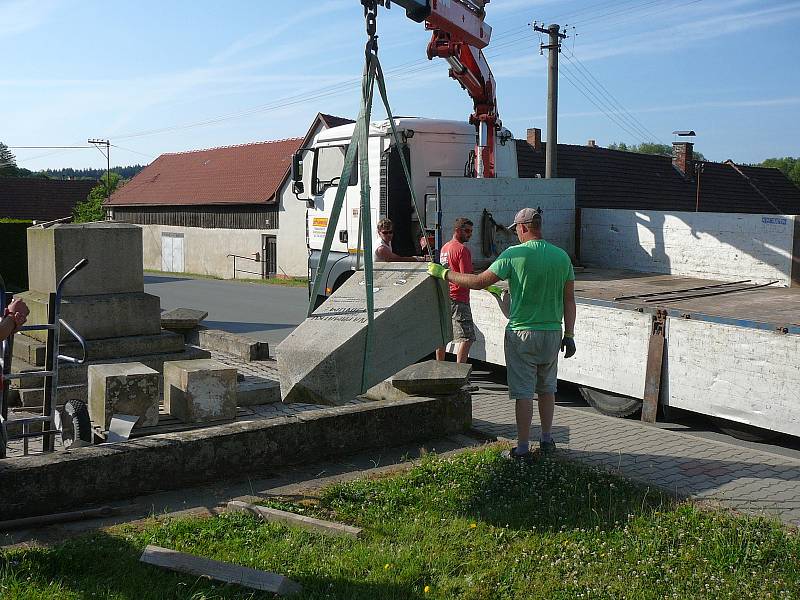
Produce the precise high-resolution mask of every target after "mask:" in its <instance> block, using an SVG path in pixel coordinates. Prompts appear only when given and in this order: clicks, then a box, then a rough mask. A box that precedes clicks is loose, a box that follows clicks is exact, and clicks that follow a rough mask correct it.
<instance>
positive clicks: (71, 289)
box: [28, 222, 144, 297]
mask: <svg viewBox="0 0 800 600" xmlns="http://www.w3.org/2000/svg"><path fill="white" fill-rule="evenodd" d="M82 258H86V259H88V260H89V264H88V265H86V267H84V268H83V269H82V270H81V271H80V272H79V273H77V274H76V275H75V276H74V277H73V278H72V279H70V280H69V281H68V282H67V283H66V285H65V286H64V289H63V294H64V296H66V297H68V296H89V295H93V294H126V293H131V292H134V293H135V292H139V293H141V292H143V291H144V271H143V268H142V230H141V228H139V227H137V226H136V225H129V224H127V223H112V222H103V223H81V224H72V223H62V224H58V225H53V226H52V227H48V228H46V229H42V228H39V227H31V228H29V229H28V284H29V287H30V289H31V290H35V291H37V292H43V293H45V294H46V293H48V292H54V291H55V290H56V285H57V284H58V280H59V279H60V278H61V277H62V276H63V275H64V274H65V273H66V272H67V271H69V270H70V269H71V268H72V267H73V266H75V263H77V262H78V261H79V260H80V259H82Z"/></svg>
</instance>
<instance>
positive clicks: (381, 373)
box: [276, 263, 452, 405]
mask: <svg viewBox="0 0 800 600" xmlns="http://www.w3.org/2000/svg"><path fill="white" fill-rule="evenodd" d="M374 275H375V277H374V284H373V288H374V300H375V305H374V306H375V311H374V328H373V332H372V333H373V335H372V351H371V353H370V355H369V357H368V361H367V377H366V387H367V388H369V387H372V386H374V385H375V384H377V383H379V382H380V381H382V380H384V379H386V378H387V377H388V376H390V375H392V374H393V373H396V372H397V370H398V369H402V368H403V367H406V366H407V365H410V364H412V363H414V362H415V361H417V360H419V359H421V358H423V357H424V356H425V355H427V354H430V353H431V352H432V351H433V350H434V349H435V348H436V347H437V346H442V345H444V344H445V343H447V342H448V341H450V339H452V324H451V320H450V296H449V294H448V292H447V287H446V284H445V282H443V281H441V280H438V279H434V278H432V277H430V276H429V275H428V274H427V272H426V267H425V265H424V264H420V263H379V264H378V265H376V268H375V274H374ZM366 330H367V314H366V298H365V290H364V273H363V272H359V273H357V274H356V275H355V276H353V277H351V278H350V279H348V280H347V282H346V283H345V284H344V285H343V286H342V287H340V288H339V289H338V290H337V291H336V292H335V293H334V294H333V295H332V296H331V297H330V298H328V300H326V301H325V302H324V303H323V304H322V305H321V306H320V307H319V308H317V310H315V311H314V313H313V314H312V315H311V317H309V318H308V319H306V320H305V321H303V323H301V324H300V325H299V326H298V327H297V328H296V329H295V330H294V331H293V332H292V333H291V334H290V335H289V336H288V337H287V338H286V339H284V340H283V342H281V343H280V345H279V346H278V347H277V350H276V358H277V361H278V371H279V374H280V383H281V396H282V397H283V401H284V402H306V403H309V404H329V405H341V404H344V403H346V402H349V401H351V400H352V399H353V398H355V397H356V396H357V395H359V394H361V393H362V392H364V391H366V390H363V389H362V388H361V383H362V371H363V368H364V354H365V347H364V345H365V340H366V333H367V331H366Z"/></svg>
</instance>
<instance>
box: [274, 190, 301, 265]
mask: <svg viewBox="0 0 800 600" xmlns="http://www.w3.org/2000/svg"><path fill="white" fill-rule="evenodd" d="M278 197H279V198H280V209H279V210H280V214H279V215H278V227H279V230H278V232H277V233H278V240H277V244H278V276H279V277H280V276H281V275H285V276H288V277H308V249H307V247H306V203H305V202H302V201H300V200H298V199H297V197H296V196H295V195H294V194H293V193H292V182H291V181H287V182H286V183H285V184H284V185H283V187H282V188H281V190H280V193H279V194H278Z"/></svg>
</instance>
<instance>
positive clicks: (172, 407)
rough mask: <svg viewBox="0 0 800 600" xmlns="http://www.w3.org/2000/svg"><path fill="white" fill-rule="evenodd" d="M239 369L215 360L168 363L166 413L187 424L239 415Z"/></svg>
mask: <svg viewBox="0 0 800 600" xmlns="http://www.w3.org/2000/svg"><path fill="white" fill-rule="evenodd" d="M236 387H237V378H236V369H234V368H232V367H229V366H227V365H224V364H222V363H221V362H219V361H218V360H214V359H213V358H206V359H199V360H179V361H173V362H166V363H164V410H166V411H167V412H168V413H169V414H171V415H172V416H173V417H176V418H178V419H180V420H181V421H183V422H184V423H205V422H209V421H220V420H229V419H233V418H234V417H235V416H236Z"/></svg>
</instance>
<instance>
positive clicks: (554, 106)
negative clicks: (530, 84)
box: [533, 22, 567, 179]
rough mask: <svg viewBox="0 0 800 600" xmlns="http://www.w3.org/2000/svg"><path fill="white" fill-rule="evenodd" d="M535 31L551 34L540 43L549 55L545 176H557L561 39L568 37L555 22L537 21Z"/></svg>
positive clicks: (541, 49)
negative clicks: (540, 22)
mask: <svg viewBox="0 0 800 600" xmlns="http://www.w3.org/2000/svg"><path fill="white" fill-rule="evenodd" d="M533 29H534V31H538V32H539V33H546V34H547V35H548V36H550V42H549V43H548V44H540V45H539V52H542V51H543V50H548V52H549V53H548V57H547V148H546V149H545V166H544V176H545V178H546V179H550V178H552V177H556V173H557V164H556V163H557V158H556V154H557V153H556V150H557V148H558V53H559V52H561V40H563V39H564V38H566V37H567V35H566V34H564V33H559V30H560V29H561V26H560V25H556V24H555V23H553V24H552V25H548V27H547V29H545V28H544V27H540V26H539V25H537V24H536V23H535V22H534V24H533Z"/></svg>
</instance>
